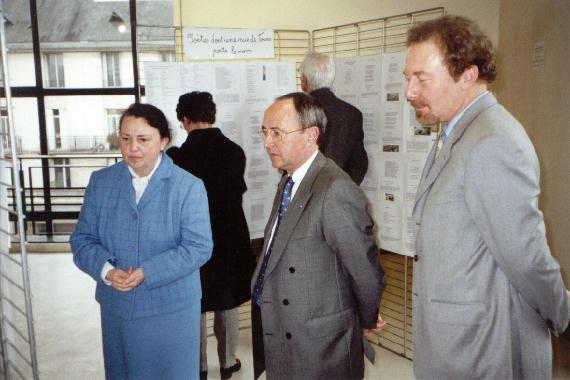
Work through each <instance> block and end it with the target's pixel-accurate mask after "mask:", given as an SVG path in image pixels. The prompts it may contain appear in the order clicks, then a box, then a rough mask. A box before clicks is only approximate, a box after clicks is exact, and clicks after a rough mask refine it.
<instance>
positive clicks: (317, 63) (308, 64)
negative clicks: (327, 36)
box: [300, 51, 335, 92]
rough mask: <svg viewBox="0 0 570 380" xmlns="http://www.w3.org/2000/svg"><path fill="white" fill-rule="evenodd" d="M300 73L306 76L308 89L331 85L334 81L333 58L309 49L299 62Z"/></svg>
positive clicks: (312, 89)
mask: <svg viewBox="0 0 570 380" xmlns="http://www.w3.org/2000/svg"><path fill="white" fill-rule="evenodd" d="M300 71H301V75H302V76H305V78H307V86H308V90H309V92H310V91H314V90H318V89H319V88H323V87H331V86H332V84H333V81H334V75H335V69H334V60H333V59H332V58H331V57H329V56H328V55H326V54H321V53H317V52H314V51H310V52H308V53H307V54H306V55H305V59H304V60H303V63H302V64H301V68H300Z"/></svg>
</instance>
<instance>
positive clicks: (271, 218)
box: [251, 175, 290, 291]
mask: <svg viewBox="0 0 570 380" xmlns="http://www.w3.org/2000/svg"><path fill="white" fill-rule="evenodd" d="M285 182H287V176H286V175H283V176H282V177H281V180H280V181H279V184H278V185H277V191H276V193H275V199H274V200H273V208H272V209H271V214H269V220H268V221H267V224H266V225H265V231H264V233H263V248H262V249H261V254H260V259H259V261H258V265H257V267H256V268H255V272H253V276H252V277H251V289H252V291H253V287H254V285H255V281H256V279H257V276H258V273H259V269H260V267H261V262H262V261H263V255H265V252H267V246H268V245H269V242H270V239H271V230H273V225H274V224H275V220H276V219H277V213H278V212H279V204H280V203H281V194H283V188H284V187H285ZM289 207H290V206H289Z"/></svg>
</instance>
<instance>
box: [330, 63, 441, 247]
mask: <svg viewBox="0 0 570 380" xmlns="http://www.w3.org/2000/svg"><path fill="white" fill-rule="evenodd" d="M405 60H406V53H405V52H400V53H389V54H381V55H369V56H360V57H344V58H336V59H335V66H336V76H335V82H334V84H333V91H334V93H335V94H336V95H337V96H338V97H339V98H341V99H343V100H345V101H347V102H349V103H350V104H352V105H354V106H355V107H356V108H358V109H359V110H360V111H362V114H363V125H364V146H365V148H366V152H367V153H368V172H367V173H366V177H365V178H364V181H363V182H362V184H361V185H360V186H361V187H362V189H363V190H364V192H365V194H366V196H367V197H368V200H369V202H370V211H371V213H372V216H373V218H374V220H375V222H376V234H377V237H378V240H379V243H380V247H381V248H382V249H385V250H387V251H391V252H395V253H400V254H404V255H408V256H413V255H414V241H415V235H414V234H415V223H414V221H413V218H412V211H413V207H414V199H415V195H416V190H417V187H418V184H419V180H420V176H421V173H422V169H423V167H424V164H425V160H426V157H427V154H428V153H429V150H430V149H431V147H432V144H433V142H434V140H435V133H434V134H431V130H430V129H429V128H424V127H422V126H421V125H419V124H418V123H417V121H416V118H415V112H414V110H413V108H412V107H411V106H410V104H409V103H408V102H407V101H406V97H405V94H404V91H405V86H406V81H405V78H404V75H403V71H404V64H405Z"/></svg>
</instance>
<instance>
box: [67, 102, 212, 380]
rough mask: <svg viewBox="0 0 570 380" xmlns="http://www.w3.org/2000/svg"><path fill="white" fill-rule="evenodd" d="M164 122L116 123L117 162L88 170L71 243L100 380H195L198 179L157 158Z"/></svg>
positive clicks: (147, 109) (204, 233)
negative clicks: (96, 307)
mask: <svg viewBox="0 0 570 380" xmlns="http://www.w3.org/2000/svg"><path fill="white" fill-rule="evenodd" d="M169 141H170V132H169V129H168V122H167V120H166V118H165V116H164V114H163V113H162V112H161V111H160V110H159V109H158V108H156V107H154V106H152V105H149V104H133V105H131V106H130V107H129V108H128V109H127V110H126V111H125V112H124V113H123V115H122V116H121V120H120V144H121V154H122V156H123V161H122V162H119V163H117V164H115V165H112V166H110V167H108V168H105V169H102V170H99V171H96V172H94V173H93V174H92V175H91V179H90V181H89V185H88V186H87V188H86V190H85V198H84V202H83V207H82V208H81V214H80V216H79V221H78V223H77V227H76V229H75V231H74V232H73V234H72V236H71V240H70V243H71V247H72V250H73V260H74V262H75V264H76V265H77V266H78V267H79V268H80V269H81V270H82V271H84V272H85V273H87V274H88V275H90V276H91V277H92V278H93V279H94V280H95V281H96V282H97V288H96V294H95V298H96V299H97V301H98V302H99V304H100V307H101V327H102V331H103V357H104V360H105V377H106V378H107V379H197V378H198V371H199V339H200V298H201V291H200V272H199V268H200V267H201V266H202V265H203V264H204V263H205V262H206V261H207V260H208V259H209V258H210V256H211V252H212V238H211V231H210V217H209V214H208V200H207V196H206V190H205V188H204V185H203V183H202V181H200V180H199V179H197V178H196V177H194V176H192V175H190V174H189V173H187V172H186V171H184V170H182V169H180V168H179V167H177V166H176V165H174V163H173V162H172V160H171V159H170V158H169V157H168V156H166V155H164V154H162V151H163V150H164V147H165V146H166V145H167V144H168V142H169Z"/></svg>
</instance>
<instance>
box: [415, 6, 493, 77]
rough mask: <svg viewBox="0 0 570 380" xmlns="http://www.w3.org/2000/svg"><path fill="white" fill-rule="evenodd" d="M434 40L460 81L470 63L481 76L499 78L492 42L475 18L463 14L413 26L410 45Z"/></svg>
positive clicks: (450, 72)
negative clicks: (472, 19)
mask: <svg viewBox="0 0 570 380" xmlns="http://www.w3.org/2000/svg"><path fill="white" fill-rule="evenodd" d="M426 41H432V42H434V43H435V44H436V45H437V46H438V47H439V49H440V50H441V52H442V54H443V57H444V62H445V65H446V66H447V70H448V71H449V75H451V76H452V78H453V79H455V80H457V79H459V77H460V76H461V74H463V72H464V71H465V70H466V69H467V68H468V67H469V66H471V65H475V66H477V68H478V69H479V79H480V80H482V81H485V82H487V83H491V82H493V81H494V80H495V78H496V77H497V67H496V64H495V50H494V48H493V43H492V42H491V40H490V39H489V37H487V36H486V35H485V34H483V32H482V31H481V29H479V27H478V26H477V24H475V23H474V22H473V21H471V20H469V19H468V18H465V17H461V16H442V17H440V18H437V19H435V20H430V21H425V22H422V23H421V24H418V25H415V26H413V27H412V28H411V29H410V30H409V31H408V40H407V46H408V47H409V46H411V45H414V44H418V43H421V42H426Z"/></svg>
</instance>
